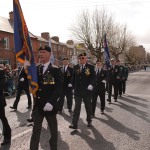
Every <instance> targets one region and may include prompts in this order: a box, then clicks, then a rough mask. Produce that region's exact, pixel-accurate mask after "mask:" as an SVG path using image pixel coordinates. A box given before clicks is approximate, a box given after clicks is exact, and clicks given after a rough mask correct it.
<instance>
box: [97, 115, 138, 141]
mask: <svg viewBox="0 0 150 150" xmlns="http://www.w3.org/2000/svg"><path fill="white" fill-rule="evenodd" d="M105 116H106V117H107V118H108V120H106V119H102V118H96V119H98V120H100V121H101V122H103V123H105V124H107V125H109V126H110V127H111V128H113V129H114V130H116V131H119V132H121V133H124V134H127V135H128V136H129V137H131V138H132V139H134V140H139V139H140V137H139V136H138V135H139V134H140V133H139V132H137V131H135V130H132V129H130V128H127V127H125V126H124V125H123V124H121V123H120V122H118V121H117V120H115V119H114V118H112V117H111V116H109V115H108V114H105Z"/></svg>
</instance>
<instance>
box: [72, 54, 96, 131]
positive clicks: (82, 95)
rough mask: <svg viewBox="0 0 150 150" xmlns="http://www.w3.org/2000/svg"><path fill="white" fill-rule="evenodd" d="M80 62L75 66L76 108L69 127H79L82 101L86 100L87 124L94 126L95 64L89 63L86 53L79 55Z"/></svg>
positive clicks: (73, 82) (73, 81)
mask: <svg viewBox="0 0 150 150" xmlns="http://www.w3.org/2000/svg"><path fill="white" fill-rule="evenodd" d="M78 59H79V64H77V65H75V66H74V68H73V80H72V84H73V89H74V98H75V108H74V112H73V118H72V125H70V126H69V128H72V129H77V128H78V120H79V116H80V111H81V103H82V101H83V102H84V105H85V109H86V113H87V118H86V121H87V126H88V127H91V126H92V124H91V123H92V120H91V115H92V104H91V100H92V93H93V87H94V78H95V71H94V66H92V65H91V64H88V63H87V55H86V53H81V54H79V56H78Z"/></svg>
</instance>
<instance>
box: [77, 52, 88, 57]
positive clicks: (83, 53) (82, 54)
mask: <svg viewBox="0 0 150 150" xmlns="http://www.w3.org/2000/svg"><path fill="white" fill-rule="evenodd" d="M80 56H86V53H85V52H82V53H80V54H79V55H78V57H80Z"/></svg>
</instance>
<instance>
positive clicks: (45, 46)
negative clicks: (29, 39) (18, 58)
mask: <svg viewBox="0 0 150 150" xmlns="http://www.w3.org/2000/svg"><path fill="white" fill-rule="evenodd" d="M40 50H45V51H48V52H51V48H50V47H49V46H48V45H42V46H41V47H40V48H39V51H40Z"/></svg>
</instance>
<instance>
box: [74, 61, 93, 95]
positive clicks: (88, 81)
mask: <svg viewBox="0 0 150 150" xmlns="http://www.w3.org/2000/svg"><path fill="white" fill-rule="evenodd" d="M94 81H95V70H94V66H93V65H91V64H87V63H86V64H85V66H84V69H83V71H81V68H80V65H79V64H78V65H75V66H74V69H73V81H72V83H73V89H74V95H76V96H80V97H81V96H83V97H88V96H92V92H93V90H92V91H90V90H88V89H87V88H88V86H89V85H92V86H93V88H94Z"/></svg>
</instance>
